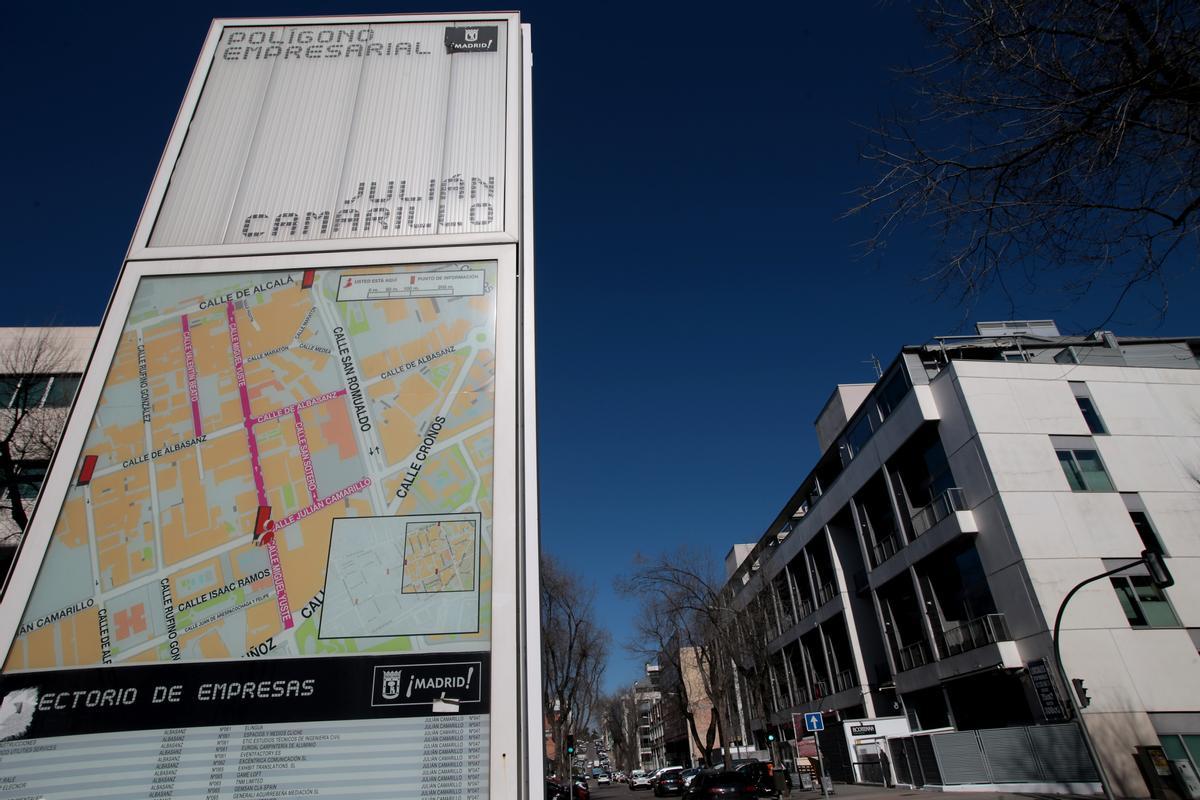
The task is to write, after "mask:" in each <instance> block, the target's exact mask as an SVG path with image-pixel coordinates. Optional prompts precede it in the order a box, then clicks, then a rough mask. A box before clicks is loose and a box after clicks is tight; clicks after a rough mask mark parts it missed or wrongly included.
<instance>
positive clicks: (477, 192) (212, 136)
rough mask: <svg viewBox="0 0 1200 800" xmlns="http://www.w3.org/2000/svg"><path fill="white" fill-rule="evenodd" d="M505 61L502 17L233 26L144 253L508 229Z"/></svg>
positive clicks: (218, 50)
mask: <svg viewBox="0 0 1200 800" xmlns="http://www.w3.org/2000/svg"><path fill="white" fill-rule="evenodd" d="M448 27H466V28H481V29H483V31H484V32H485V33H484V35H485V36H486V31H487V29H489V28H495V30H496V45H495V48H494V49H493V50H491V51H489V52H470V53H454V54H450V53H448V52H447V50H446V47H445V45H444V38H445V31H446V29H447V28H448ZM507 50H508V42H507V25H506V23H505V22H504V21H502V20H500V21H490V22H488V21H483V22H474V21H472V22H416V23H376V24H329V25H306V26H259V27H249V26H246V27H242V26H230V27H227V28H225V29H224V31H223V33H222V35H221V39H220V42H219V43H218V44H217V47H216V51H215V54H214V57H213V61H212V65H211V67H210V69H209V71H208V75H207V78H206V80H205V83H204V87H203V90H202V92H201V94H200V98H199V101H198V102H197V105H196V109H195V113H194V114H193V116H192V119H191V121H190V125H189V127H188V130H187V135H186V138H185V140H184V143H183V147H182V150H181V152H180V155H179V158H178V160H177V161H176V164H175V168H174V171H173V173H172V175H171V179H170V184H169V186H168V189H167V192H166V196H165V198H164V200H163V204H162V209H161V211H160V213H159V216H158V219H157V220H156V222H155V226H154V229H153V232H152V234H151V237H150V246H151V247H174V246H197V245H218V244H247V243H250V244H253V243H268V242H270V243H280V242H289V241H302V240H321V239H344V238H352V237H365V236H372V237H376V236H412V235H430V234H455V233H487V232H496V231H502V230H503V229H504V197H505V179H506V177H507V176H506V175H505V171H504V164H505V144H506V141H505V136H506V120H507V115H506V112H507V104H508V102H509V98H508V97H507V96H506V86H507V63H508V58H507Z"/></svg>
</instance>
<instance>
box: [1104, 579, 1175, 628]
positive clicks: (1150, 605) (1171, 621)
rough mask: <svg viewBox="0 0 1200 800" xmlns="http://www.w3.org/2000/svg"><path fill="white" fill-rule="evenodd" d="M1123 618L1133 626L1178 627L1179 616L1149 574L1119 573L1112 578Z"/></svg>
mask: <svg viewBox="0 0 1200 800" xmlns="http://www.w3.org/2000/svg"><path fill="white" fill-rule="evenodd" d="M1111 580H1112V585H1113V588H1114V589H1116V591H1117V599H1118V600H1120V601H1121V608H1122V610H1124V611H1125V618H1126V619H1127V620H1129V624H1130V625H1132V626H1133V627H1135V628H1178V627H1179V618H1178V617H1176V616H1175V611H1174V610H1173V609H1172V608H1171V604H1170V603H1168V602H1167V596H1166V595H1164V594H1163V593H1162V590H1161V589H1159V588H1158V587H1157V586H1155V585H1154V581H1152V580H1151V579H1150V576H1149V575H1119V576H1117V577H1115V578H1112V579H1111Z"/></svg>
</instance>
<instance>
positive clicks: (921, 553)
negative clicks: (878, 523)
mask: <svg viewBox="0 0 1200 800" xmlns="http://www.w3.org/2000/svg"><path fill="white" fill-rule="evenodd" d="M965 506H966V500H965V498H964V496H963V491H962V489H959V488H957V487H955V488H951V489H947V490H946V491H944V492H942V493H941V494H940V495H938V496H937V497H936V498H934V500H933V502H931V503H929V504H928V505H926V506H923V507H922V508H920V509H918V510H917V512H916V514H914V515H913V530H919V531H920V532H921V533H920V535H918V536H917V537H916V538H915V539H913V540H912V541H911V542H909V543H908V544H907V545H903V544H901V543H900V542H899V541H889V540H891V539H893V538H894V536H895V534H893V535H892V536H889V537H888V538H887V539H883V540H881V541H880V542H879V543H878V544H876V546H875V548H874V549H873V551H872V553H871V555H872V561H873V567H872V569H871V572H870V573H869V574H868V576H867V580H868V582H869V583H870V585H871V587H872V588H874V589H876V590H878V588H879V587H880V586H883V585H884V584H885V583H887V582H888V581H890V580H892V579H893V578H895V577H896V576H897V575H899V574H900V573H901V572H904V571H905V570H907V569H908V568H909V567H910V566H912V565H913V564H916V563H917V562H918V561H920V560H921V559H923V558H925V557H926V556H928V555H929V554H930V553H932V552H934V551H935V550H937V549H938V548H940V547H942V546H944V545H946V544H949V543H950V542H952V541H954V540H955V539H957V538H958V537H959V536H964V535H974V534H976V533H978V532H979V525H978V524H977V523H976V521H975V514H974V512H972V511H970V510H967V509H966V507H965ZM925 526H928V527H925Z"/></svg>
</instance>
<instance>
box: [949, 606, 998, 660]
mask: <svg viewBox="0 0 1200 800" xmlns="http://www.w3.org/2000/svg"><path fill="white" fill-rule="evenodd" d="M941 638H942V641H943V643H944V644H945V650H946V655H948V656H953V655H958V654H959V653H965V652H966V651H967V650H974V649H975V648H976V647H983V646H984V645H985V644H993V643H995V642H1003V641H1006V640H1008V639H1010V638H1012V637H1011V636H1010V634H1009V632H1008V623H1007V621H1005V619H1004V615H1003V614H985V615H983V616H982V617H976V618H975V619H970V620H967V621H966V622H963V623H959V624H958V625H955V626H954V627H952V628H947V629H946V630H944V631H942V636H941Z"/></svg>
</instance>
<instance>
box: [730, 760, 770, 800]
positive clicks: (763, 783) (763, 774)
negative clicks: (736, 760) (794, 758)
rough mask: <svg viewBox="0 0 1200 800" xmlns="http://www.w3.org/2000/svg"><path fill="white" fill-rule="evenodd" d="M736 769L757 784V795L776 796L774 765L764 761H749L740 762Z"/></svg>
mask: <svg viewBox="0 0 1200 800" xmlns="http://www.w3.org/2000/svg"><path fill="white" fill-rule="evenodd" d="M737 771H738V772H740V773H742V774H743V775H746V776H748V777H749V778H750V780H751V781H753V782H754V783H755V784H756V785H757V786H758V797H778V796H779V793H778V792H777V791H775V778H774V772H775V767H774V766H773V765H772V764H770V763H768V762H766V761H751V762H750V763H748V764H742V765H741V766H740V767H738V768H737Z"/></svg>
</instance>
